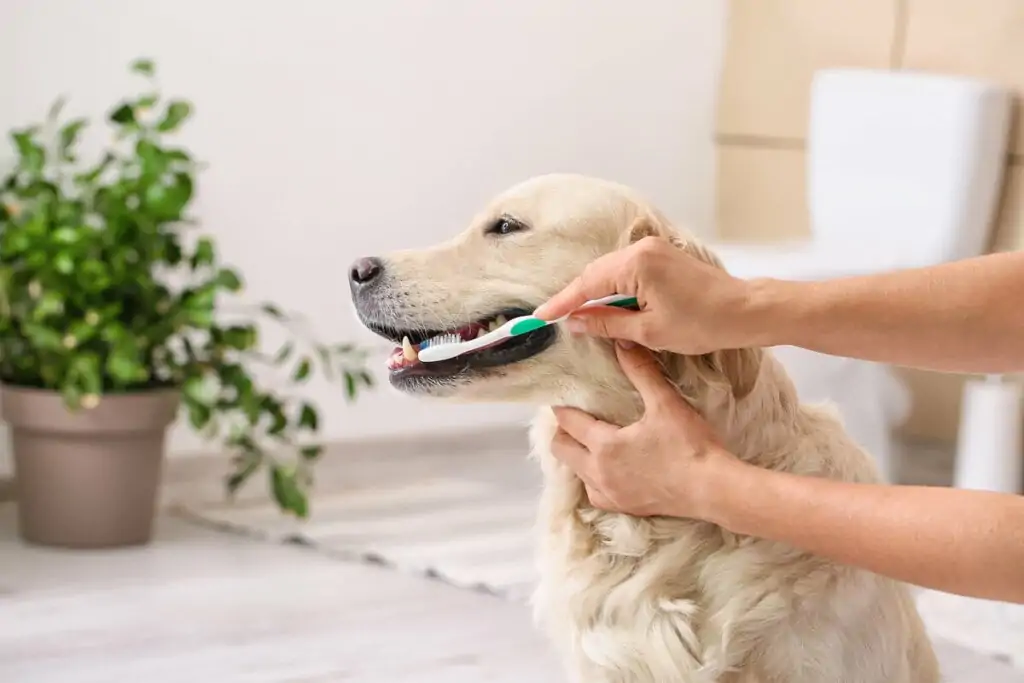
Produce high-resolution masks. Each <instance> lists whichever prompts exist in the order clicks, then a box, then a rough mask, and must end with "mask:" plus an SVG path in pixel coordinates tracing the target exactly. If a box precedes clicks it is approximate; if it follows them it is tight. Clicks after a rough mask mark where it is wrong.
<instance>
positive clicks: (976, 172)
mask: <svg viewBox="0 0 1024 683" xmlns="http://www.w3.org/2000/svg"><path fill="white" fill-rule="evenodd" d="M1011 102H1012V101H1011V96H1010V94H1009V93H1008V92H1007V91H1006V90H1004V89H1002V88H999V87H997V86H995V85H993V84H990V83H987V82H983V81H978V80H974V79H969V78H960V77H953V76H945V75H938V74H929V73H919V72H910V71H884V70H871V69H826V70H821V71H819V72H817V73H816V74H815V77H814V80H813V83H812V86H811V110H810V126H809V131H808V139H807V165H808V166H807V170H808V202H809V207H808V208H809V211H810V219H811V232H812V236H811V237H810V238H809V239H807V240H804V241H800V242H788V243H777V244H729V243H725V244H717V245H714V246H715V250H716V251H717V253H718V254H719V256H720V257H721V259H722V261H723V262H724V264H725V266H726V268H727V269H728V270H729V271H730V272H732V273H733V274H735V275H738V276H740V277H774V278H780V279H792V280H818V279H829V278H835V277H842V276H849V275H861V274H870V273H877V272H882V271H888V270H895V269H904V268H912V267H916V266H925V265H932V264H937V263H941V262H944V261H953V260H958V259H963V258H968V257H972V256H977V255H980V254H982V253H984V251H985V250H986V248H987V246H988V244H989V240H990V233H991V227H992V224H993V221H994V218H995V214H996V210H997V207H998V203H999V195H1000V189H1001V186H1002V177H1003V168H1004V166H1005V162H1006V155H1007V153H1008V148H1007V145H1008V133H1009V124H1010V116H1011V108H1012V104H1011ZM776 354H777V356H778V357H779V359H780V361H781V362H782V363H783V364H784V365H785V366H786V367H787V369H788V370H789V372H790V373H791V374H792V376H793V379H794V382H795V383H796V385H797V389H798V391H799V393H800V395H801V398H802V399H803V400H805V401H830V402H832V403H833V404H835V406H836V407H837V408H838V410H839V412H840V413H841V415H842V417H843V420H844V422H845V423H846V425H847V428H848V430H849V431H850V433H851V434H852V435H853V437H854V438H855V439H856V440H857V441H858V442H859V443H860V444H861V445H862V446H863V447H865V448H866V449H867V450H868V451H869V452H871V453H872V454H873V455H874V456H875V457H876V458H877V459H878V461H879V464H880V466H881V469H882V470H883V472H884V473H885V474H886V476H887V477H889V478H890V479H891V478H892V477H893V476H894V474H895V472H894V462H893V460H894V457H895V456H894V453H893V444H892V431H893V428H894V427H896V426H898V425H899V423H901V422H902V421H903V420H905V419H906V415H907V412H908V410H909V394H908V392H907V390H906V387H905V386H904V385H903V384H902V382H901V381H900V380H899V379H898V377H897V376H896V375H895V374H894V373H893V372H892V371H891V370H890V369H889V368H888V367H885V366H882V365H879V364H875V363H869V362H866V361H858V360H850V359H843V358H835V357H832V356H826V355H823V354H818V353H814V352H811V351H806V350H804V349H796V348H790V347H785V348H779V349H776Z"/></svg>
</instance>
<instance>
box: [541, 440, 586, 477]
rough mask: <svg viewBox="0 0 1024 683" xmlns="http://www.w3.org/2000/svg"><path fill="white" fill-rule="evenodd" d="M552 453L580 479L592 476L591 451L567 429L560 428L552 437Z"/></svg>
mask: <svg viewBox="0 0 1024 683" xmlns="http://www.w3.org/2000/svg"><path fill="white" fill-rule="evenodd" d="M551 455H553V456H554V457H555V459H556V460H558V461H559V462H561V463H562V464H563V465H565V466H566V467H568V468H569V469H570V470H572V471H573V472H574V473H575V474H576V476H577V477H579V478H580V479H583V480H588V479H589V478H590V472H589V470H590V469H592V468H593V466H594V465H593V460H594V459H593V457H592V456H591V454H590V451H588V450H587V447H586V446H584V445H583V444H581V443H580V442H579V441H577V440H576V439H574V438H573V437H572V436H570V435H569V433H568V432H566V431H565V430H563V429H559V430H558V431H557V432H555V436H554V438H552V439H551Z"/></svg>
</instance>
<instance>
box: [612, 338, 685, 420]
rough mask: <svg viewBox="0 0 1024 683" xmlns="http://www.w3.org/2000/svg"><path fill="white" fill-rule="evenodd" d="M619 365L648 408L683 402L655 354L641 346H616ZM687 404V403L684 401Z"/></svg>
mask: <svg viewBox="0 0 1024 683" xmlns="http://www.w3.org/2000/svg"><path fill="white" fill-rule="evenodd" d="M615 353H616V354H617V355H618V357H619V365H621V366H622V371H623V372H624V373H626V377H627V378H629V381H630V382H632V383H633V386H634V387H636V390H637V391H639V392H640V398H641V399H642V400H643V402H644V406H645V407H646V408H652V407H655V406H659V405H663V404H664V403H665V402H667V401H676V402H680V401H682V400H683V399H682V397H680V396H679V392H678V391H677V390H676V388H675V387H674V386H672V383H671V382H670V381H669V380H668V378H667V377H665V372H664V370H663V369H662V367H661V364H660V363H659V362H658V359H657V358H655V357H654V354H653V353H651V352H650V351H648V350H647V349H645V348H642V347H639V346H631V347H628V348H627V347H625V346H623V345H622V344H616V345H615ZM684 402H685V401H684Z"/></svg>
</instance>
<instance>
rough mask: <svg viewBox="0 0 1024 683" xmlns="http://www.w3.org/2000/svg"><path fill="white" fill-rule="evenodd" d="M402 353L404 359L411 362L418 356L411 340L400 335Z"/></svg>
mask: <svg viewBox="0 0 1024 683" xmlns="http://www.w3.org/2000/svg"><path fill="white" fill-rule="evenodd" d="M402 355H403V356H405V360H407V361H410V362H413V363H415V362H416V360H417V358H418V357H419V356H417V355H416V349H414V348H413V346H412V342H410V341H409V338H408V337H402Z"/></svg>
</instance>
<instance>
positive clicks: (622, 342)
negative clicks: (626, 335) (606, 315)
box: [615, 339, 636, 349]
mask: <svg viewBox="0 0 1024 683" xmlns="http://www.w3.org/2000/svg"><path fill="white" fill-rule="evenodd" d="M615 343H616V344H618V345H619V348H620V349H631V348H633V347H634V346H636V344H635V343H633V342H631V341H629V340H628V339H616V340H615Z"/></svg>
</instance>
